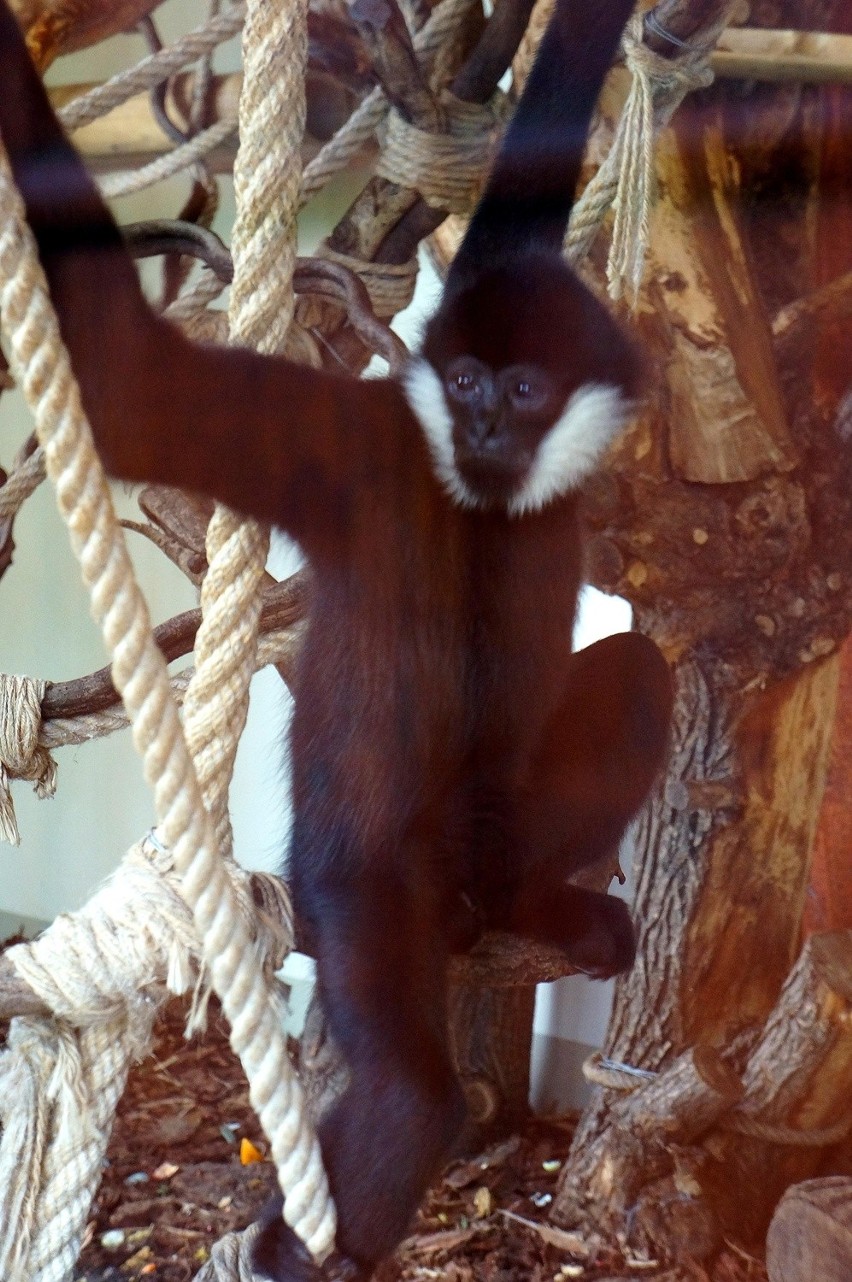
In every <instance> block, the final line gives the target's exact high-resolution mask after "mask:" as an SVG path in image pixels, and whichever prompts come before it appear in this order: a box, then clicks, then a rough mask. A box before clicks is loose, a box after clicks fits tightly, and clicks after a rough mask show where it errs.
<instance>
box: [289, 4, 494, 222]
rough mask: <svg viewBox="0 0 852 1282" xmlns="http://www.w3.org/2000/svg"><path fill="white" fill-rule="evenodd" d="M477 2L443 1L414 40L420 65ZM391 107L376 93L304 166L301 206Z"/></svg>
mask: <svg viewBox="0 0 852 1282" xmlns="http://www.w3.org/2000/svg"><path fill="white" fill-rule="evenodd" d="M473 3H474V0H442V2H441V4H439V5H437V6H436V7H435V8H434V9H433V10H432V12H431V14H430V15H429V20H428V21H427V22H426V23H425V24H424V25H423V27H422V28H421V29H420V31H418V32H417V33H416V34H415V36H414V49H415V52H416V53H417V57H418V61H419V62H420V63H421V65H422V66H424V67H426V68H427V69H428V68H430V67H431V66H432V64H433V62H434V60H435V58H436V56H437V55H438V53H439V52H440V50H441V49H442V48H443V46H444V44H445V43H446V42H447V41H449V40H452V39H453V38H454V37H455V36H456V35H457V33H458V31H459V28H460V27H461V25H462V24H463V22H464V20H465V18H466V16H467V13H468V11H469V10H470V8H471V6H472V4H473ZM389 109H390V107H389V104H388V100H387V98H385V96H384V94H383V93H382V91H381V89H373V90H372V92H371V93H369V94H368V95H367V97H366V98H365V99H364V101H363V102H362V103H361V104H360V106H358V107H357V108H356V109H355V111H353V113H352V115H351V116H350V117H349V119H348V120H347V122H346V124H345V125H343V126H342V128H341V129H339V130H338V131H337V133H336V134H335V135H334V137H333V138H331V139H330V140H329V141H328V142H327V143H326V144H325V146H324V147H323V148H322V149H321V150H320V151H319V152H318V153H317V154H316V156H315V157H314V158H313V160H312V161H311V162H310V164H308V165H306V166H305V172H304V176H303V179H302V195H301V204H302V205H305V204H307V202H308V201H309V200H310V198H311V196H313V195H315V194H316V192H318V191H319V190H320V189H321V188H322V187H324V186H325V184H326V183H327V182H328V180H329V179H330V178H332V177H333V176H334V175H335V174H337V173H339V172H340V170H341V169H345V168H346V166H347V165H348V164H350V163H351V161H353V160H354V159H355V157H356V156H357V155H358V154H359V152H360V151H361V150H362V149H363V147H364V146H366V144H367V143H368V142H370V140H371V139H372V138H373V136H374V135H375V133H376V130H377V129H378V128H379V126H380V125H381V123H382V121H383V120H384V119H385V117H386V116H387V114H388V111H389Z"/></svg>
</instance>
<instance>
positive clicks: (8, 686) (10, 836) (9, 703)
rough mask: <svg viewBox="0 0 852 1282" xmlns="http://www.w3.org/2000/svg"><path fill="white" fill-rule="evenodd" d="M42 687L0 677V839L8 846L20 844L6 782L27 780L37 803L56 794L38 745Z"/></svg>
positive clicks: (52, 771) (51, 767)
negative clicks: (6, 842)
mask: <svg viewBox="0 0 852 1282" xmlns="http://www.w3.org/2000/svg"><path fill="white" fill-rule="evenodd" d="M46 685H47V682H45V681H35V680H32V679H31V678H30V677H13V676H8V675H7V674H6V673H0V838H2V839H3V840H4V841H8V842H9V844H10V845H12V846H19V845H20V844H21V834H20V832H19V831H18V821H17V819H16V817H15V807H14V805H13V802H12V793H11V790H10V787H9V784H10V781H11V780H12V779H26V780H28V781H29V782H30V783H32V785H33V787H34V789H35V793H36V796H37V797H39V798H40V799H43V798H45V797H52V796H53V795H54V793H55V792H56V762H55V761H54V760H53V757H52V756H51V755H50V752H49V751H48V749H47V748H45V747H42V745H41V744H40V743H39V732H40V730H41V701H42V699H43V698H44V691H45V687H46Z"/></svg>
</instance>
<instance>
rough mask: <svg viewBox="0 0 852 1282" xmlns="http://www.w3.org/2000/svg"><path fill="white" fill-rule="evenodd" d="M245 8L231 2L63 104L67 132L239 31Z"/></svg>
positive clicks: (141, 90) (100, 114)
mask: <svg viewBox="0 0 852 1282" xmlns="http://www.w3.org/2000/svg"><path fill="white" fill-rule="evenodd" d="M245 8H246V7H245V4H243V3H239V4H234V5H231V6H230V7H229V8H228V9H226V10H225V12H224V13H222V14H218V15H217V16H215V17H213V18H211V19H210V20H209V21H208V22H205V23H204V24H203V25H202V26H200V27H196V28H195V30H194V31H190V32H188V33H187V35H185V36H181V38H180V39H179V40H176V41H175V42H174V44H172V45H169V47H168V48H167V49H161V50H160V51H159V52H158V53H152V54H150V55H149V56H148V57H147V58H143V59H142V60H141V62H138V63H137V64H136V66H135V67H130V68H129V69H128V70H127V71H120V72H119V73H118V75H116V76H113V77H112V79H111V80H108V81H107V82H106V84H103V85H96V86H95V88H94V89H90V90H89V92H88V93H85V94H81V95H80V97H79V98H74V99H73V100H72V101H71V102H69V103H66V105H65V106H64V107H63V108H62V109H61V111H60V112H59V118H60V120H61V121H62V123H63V124H64V126H65V128H66V129H67V130H69V132H70V131H73V130H74V129H79V128H81V126H82V125H87V124H89V122H90V121H92V120H97V118H98V117H99V116H105V115H106V113H107V112H108V111H112V109H113V108H114V107H118V106H120V105H121V103H123V102H127V100H128V98H132V97H133V96H134V95H135V94H138V93H144V92H145V90H146V89H152V88H153V87H154V85H159V84H162V82H163V81H164V80H168V78H169V76H173V75H174V74H175V72H177V71H181V70H182V69H183V68H184V67H186V66H188V65H189V64H190V63H191V62H195V61H196V59H197V58H203V57H204V56H205V55H206V54H208V53H210V51H211V50H212V49H215V48H216V46H217V45H220V44H222V42H223V41H224V40H228V39H229V38H230V37H231V36H233V35H235V34H236V32H237V31H239V29H240V27H241V26H242V24H243V19H244V17H245Z"/></svg>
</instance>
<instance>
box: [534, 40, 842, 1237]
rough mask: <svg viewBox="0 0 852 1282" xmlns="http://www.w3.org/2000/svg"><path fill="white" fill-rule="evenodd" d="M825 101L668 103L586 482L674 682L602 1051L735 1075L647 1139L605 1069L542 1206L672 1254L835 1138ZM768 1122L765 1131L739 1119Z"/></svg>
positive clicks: (833, 264) (713, 93)
mask: <svg viewBox="0 0 852 1282" xmlns="http://www.w3.org/2000/svg"><path fill="white" fill-rule="evenodd" d="M800 25H805V26H806V25H807V22H806V21H805V18H804V16H803V18H802V22H801V24H800ZM840 96H841V97H842V98H843V103H844V110H845V113H846V114H845V119H846V120H847V122H848V119H849V111H850V95H849V92H848V91H845V96H843V95H842V92H841V95H840ZM841 117H842V112H840V108H839V96H838V91H837V90H835V89H820V88H813V89H802V88H801V87H795V86H783V87H782V86H771V87H769V86H752V87H751V88H749V89H745V88H744V87H743V86H737V87H731V86H716V87H714V88H713V89H712V90H710V91H707V92H706V93H702V94H700V95H694V96H693V97H692V98H691V99H688V100H687V101H686V102H685V104H684V105H683V107H682V108H681V109H680V112H679V113H678V115H677V116H676V117H675V121H674V128H673V129H671V130H669V131H667V132H666V135H665V137H664V139H663V141H662V143H661V146H660V149H659V167H658V175H657V176H658V182H659V188H660V201H659V204H658V207H657V210H656V212H655V216H654V222H653V224H652V233H651V234H652V241H651V246H652V248H651V255H650V257H651V262H650V264H649V268H650V270H649V273H648V281H647V284H646V288H645V290H644V292H643V296H642V298H641V300H640V304H639V315H638V322H639V326H640V328H641V330H642V333H643V337H644V338H645V340H646V346H647V347H648V349H649V351H650V353H651V357H652V361H653V362H654V363H655V365H656V366H657V369H658V371H659V373H660V380H659V381H660V385H661V391H660V394H659V397H658V401H657V403H656V405H655V406H653V408H652V409H651V411H650V412H649V413H648V414H647V415H646V416H644V417H643V419H642V420H641V421H640V422H639V424H638V425H637V427H636V428H635V429H634V430H633V431H632V432H631V433H629V434H628V435H627V437H626V438H625V440H624V441H623V443H622V445H621V446H620V448H619V449H618V451H617V454H616V457H615V469H616V477H615V479H614V480H613V479H612V478H611V477H604V478H602V479H600V480H599V481H598V482H596V483H595V485H593V487H592V488H591V490H590V492H589V495H588V504H587V510H588V519H589V524H590V527H591V531H592V538H591V540H590V549H591V568H592V571H593V574H594V576H595V577H596V578H597V580H598V582H599V584H600V585H601V586H604V587H606V588H607V589H609V590H611V591H616V592H619V593H621V594H622V595H624V596H627V597H628V599H630V600H631V602H632V604H633V605H634V608H635V611H636V615H637V621H638V623H639V626H640V627H641V628H642V630H643V631H647V632H648V633H649V634H650V635H651V636H653V637H654V638H655V639H656V640H657V641H658V643H659V644H660V645H661V647H662V648H663V651H664V653H666V654H667V656H668V657H669V659H670V661H671V662H672V665H673V669H674V673H675V679H676V688H677V704H676V710H675V720H674V730H673V744H672V753H671V761H670V764H669V770H668V777H667V779H666V780H665V782H664V783H663V784H661V785H660V788H659V790H658V792H657V794H656V796H655V797H654V799H653V801H652V804H651V805H650V806H649V807H648V809H647V811H646V813H645V815H644V817H643V819H642V821H641V823H640V825H639V830H638V833H637V840H636V869H637V873H636V881H637V890H636V908H635V916H636V920H637V925H638V929H639V957H638V959H637V962H636V965H635V967H634V969H633V971H632V972H631V973H630V974H629V975H627V976H625V977H623V978H622V979H621V980H620V981H619V983H618V985H617V987H616V997H615V1003H614V1009H613V1016H612V1021H611V1025H610V1029H609V1032H608V1036H607V1042H606V1048H605V1055H606V1057H607V1058H608V1059H610V1060H613V1061H623V1062H625V1063H627V1064H628V1065H631V1066H634V1067H638V1068H642V1069H645V1070H651V1071H652V1072H661V1073H663V1074H664V1076H661V1077H660V1079H659V1081H660V1082H663V1081H664V1080H667V1081H670V1080H671V1079H669V1078H668V1077H667V1076H666V1075H667V1074H670V1073H671V1072H672V1065H673V1064H675V1063H681V1062H683V1061H682V1057H683V1056H684V1055H689V1054H690V1053H692V1054H694V1053H695V1051H696V1050H697V1048H698V1047H700V1046H709V1047H713V1048H715V1049H716V1050H717V1051H718V1052H720V1053H721V1054H722V1055H723V1057H724V1058H725V1060H726V1061H727V1063H728V1064H729V1065H730V1066H731V1067H732V1068H734V1069H735V1070H736V1072H737V1073H739V1074H742V1077H743V1085H744V1092H745V1093H744V1096H743V1099H742V1101H741V1103H739V1104H737V1103H736V1100H735V1098H734V1097H732V1098H731V1102H730V1106H729V1107H728V1109H727V1113H726V1110H725V1108H722V1109H721V1110H720V1114H719V1117H718V1119H711V1120H710V1121H708V1122H707V1125H706V1127H705V1128H704V1133H703V1134H695V1133H694V1130H695V1128H694V1125H693V1124H692V1122H691V1121H689V1118H690V1111H689V1109H688V1108H685V1104H686V1099H687V1096H688V1093H689V1092H688V1091H687V1089H686V1086H685V1085H684V1086H683V1087H682V1090H683V1092H684V1098H683V1100H682V1101H681V1103H680V1104H679V1105H678V1104H676V1103H674V1102H673V1101H670V1103H669V1109H668V1118H669V1120H668V1122H667V1123H666V1125H662V1124H661V1123H660V1119H659V1118H658V1117H657V1118H656V1126H655V1127H654V1128H652V1130H653V1131H654V1133H653V1135H651V1136H649V1134H648V1133H647V1127H646V1126H645V1125H644V1123H643V1125H642V1126H639V1127H625V1125H624V1117H625V1114H626V1116H627V1117H635V1116H641V1117H643V1118H648V1119H653V1118H654V1117H655V1114H654V1110H653V1109H651V1110H648V1109H644V1110H643V1104H642V1097H643V1096H645V1093H646V1092H647V1091H649V1090H650V1089H651V1087H650V1086H645V1087H640V1088H639V1089H638V1090H637V1091H636V1098H635V1101H633V1100H631V1101H630V1102H629V1103H625V1101H624V1099H623V1098H622V1097H620V1095H619V1093H618V1092H617V1091H616V1090H615V1089H614V1088H613V1087H606V1088H598V1089H597V1090H596V1091H595V1093H594V1097H593V1099H592V1102H591V1104H590V1106H589V1107H588V1108H587V1110H586V1112H585V1114H584V1116H583V1118H582V1119H581V1123H580V1126H579V1128H578V1131H577V1133H576V1137H575V1140H574V1144H573V1145H572V1148H571V1152H570V1155H569V1158H568V1161H567V1162H566V1164H565V1167H564V1170H563V1174H562V1179H561V1182H560V1187H559V1191H558V1194H557V1197H556V1199H555V1203H554V1218H555V1219H556V1220H557V1221H558V1222H559V1223H560V1224H563V1225H565V1226H570V1227H577V1228H580V1229H581V1230H585V1231H589V1230H590V1229H591V1228H592V1227H594V1230H595V1231H596V1232H598V1233H600V1234H602V1235H603V1236H604V1238H607V1237H608V1238H609V1239H610V1240H611V1241H613V1242H616V1241H618V1242H620V1243H621V1244H622V1245H623V1244H624V1243H625V1242H626V1243H627V1245H628V1246H630V1247H632V1248H633V1249H634V1250H636V1251H642V1250H647V1251H650V1252H652V1253H653V1254H654V1255H655V1256H656V1257H657V1258H661V1259H663V1260H665V1259H668V1260H678V1261H680V1262H684V1261H686V1260H687V1259H688V1258H689V1257H690V1256H692V1257H701V1256H706V1255H708V1254H711V1253H712V1252H713V1250H714V1249H715V1248H716V1246H717V1245H718V1243H719V1241H720V1240H721V1234H722V1233H723V1232H724V1233H726V1234H729V1235H733V1236H735V1237H740V1238H741V1239H749V1240H750V1241H752V1242H754V1241H755V1240H757V1241H760V1240H761V1239H762V1235H763V1233H764V1232H765V1229H766V1225H767V1224H768V1221H769V1218H770V1216H771V1214H772V1210H773V1207H774V1204H775V1202H776V1200H777V1198H778V1196H779V1195H780V1193H781V1192H782V1191H783V1188H784V1187H785V1186H786V1185H787V1184H788V1183H790V1182H792V1181H795V1180H799V1179H802V1178H805V1177H806V1176H807V1175H809V1174H812V1173H813V1171H814V1169H815V1165H816V1162H817V1161H818V1160H819V1156H820V1154H821V1152H822V1151H823V1150H822V1148H821V1147H820V1146H819V1145H816V1144H807V1145H806V1144H798V1143H797V1144H796V1145H793V1144H789V1143H781V1140H785V1139H786V1140H790V1139H793V1138H795V1139H797V1140H798V1139H801V1138H803V1137H801V1136H798V1135H793V1134H790V1133H788V1131H787V1130H786V1129H785V1128H793V1129H794V1130H795V1131H802V1130H804V1131H813V1130H815V1129H816V1130H817V1131H823V1134H821V1135H820V1134H817V1135H815V1136H811V1137H810V1138H811V1139H816V1140H821V1141H825V1140H826V1139H827V1138H830V1133H831V1128H832V1125H833V1124H834V1123H837V1122H839V1121H841V1120H842V1118H843V1116H844V1110H845V1108H846V1099H845V1097H846V1094H848V1091H844V1090H843V1083H844V1082H845V1081H847V1082H848V1071H849V1058H848V1057H849V1054H850V1044H849V1041H848V1035H847V1032H846V1029H847V1026H848V1023H849V1015H848V1011H849V1008H850V997H852V987H850V977H849V973H848V971H847V961H846V957H847V951H848V941H847V939H846V937H845V935H843V936H819V937H817V939H818V940H819V942H817V941H816V940H815V941H814V944H813V945H812V947H811V948H810V949H809V950H808V951H807V952H806V953H805V954H803V955H802V957H801V958H800V959H799V961H798V963H796V958H797V954H798V951H799V946H800V933H801V921H802V912H803V906H804V901H805V896H806V892H807V887H808V881H809V868H810V856H811V851H812V847H813V843H814V834H815V832H816V829H817V825H818V821H819V817H820V811H821V803H822V798H823V794H824V792H825V788H826V783H827V780H828V779H829V767H830V763H831V762H832V760H834V758H833V756H832V745H833V742H834V735H833V726H834V721H835V716H836V710H837V701H838V685H839V678H840V660H839V657H838V653H837V651H838V648H839V646H841V645H842V642H843V639H844V638H845V636H846V634H847V633H848V631H849V627H850V620H852V601H850V566H852V534H851V532H852V506H850V481H852V434H850V433H849V432H848V431H847V430H846V428H845V426H844V425H845V423H846V418H847V417H848V412H849V411H848V406H846V408H845V409H844V402H843V399H842V398H843V397H844V396H845V395H846V390H845V389H846V385H847V383H848V376H849V375H848V371H849V369H850V368H852V340H850V333H849V326H848V321H847V322H846V327H845V328H843V327H842V326H841V325H840V324H839V317H840V316H841V314H842V313H843V311H844V310H845V308H846V306H847V302H848V299H847V295H848V289H840V290H839V291H838V290H837V289H836V288H835V289H834V290H827V291H826V288H825V287H826V286H828V285H830V284H831V283H832V282H835V281H836V280H838V279H839V278H840V277H842V276H844V274H845V273H848V272H849V271H850V269H852V238H850V235H849V232H850V227H852V222H850V213H849V208H850V207H849V201H848V190H849V189H848V186H844V184H845V183H846V179H847V177H848V174H847V169H848V165H849V160H848V144H847V147H846V148H843V147H841V146H839V140H840V138H841V137H842V136H843V127H842V126H841V125H840V124H839V120H840V119H841ZM847 137H848V133H847ZM773 318H774V319H773ZM847 804H848V802H847ZM839 959H840V960H839ZM794 964H795V968H794V969H793V971H792V974H791V968H793V967H794ZM693 1088H694V1083H693ZM691 1089H692V1088H691ZM711 1112H712V1110H711ZM678 1117H681V1118H683V1122H682V1123H681V1124H680V1126H679V1127H678V1125H674V1124H673V1123H672V1120H671V1119H672V1118H678ZM757 1118H759V1119H760V1120H761V1121H762V1122H763V1123H766V1124H769V1125H770V1126H774V1127H775V1133H774V1138H772V1139H771V1140H770V1139H769V1138H768V1135H769V1134H770V1132H768V1131H765V1132H763V1134H762V1135H761V1136H758V1135H755V1134H748V1135H745V1134H743V1133H742V1131H741V1129H737V1130H734V1129H732V1128H733V1127H735V1126H736V1127H738V1128H742V1127H744V1126H747V1125H748V1122H749V1120H750V1119H751V1120H754V1119H757ZM779 1128H780V1129H779ZM640 1138H641V1142H638V1141H639V1140H640ZM767 1172H771V1177H770V1176H767Z"/></svg>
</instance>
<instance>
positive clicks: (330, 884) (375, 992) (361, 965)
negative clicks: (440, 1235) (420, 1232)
mask: <svg viewBox="0 0 852 1282" xmlns="http://www.w3.org/2000/svg"><path fill="white" fill-rule="evenodd" d="M408 853H409V852H401V853H400V856H399V859H400V863H399V866H400V867H404V865H403V863H402V860H403V858H404V857H405V856H406V855H407V854H408ZM417 855H418V852H417V851H415V852H413V858H414V860H416V859H417ZM405 873H407V869H405V871H404V873H403V875H400V876H396V875H394V874H393V873H392V872H390V873H389V872H388V870H387V868H386V867H384V868H382V869H381V870H380V871H378V872H373V871H368V870H366V869H364V868H361V869H359V870H358V871H357V872H353V873H352V874H351V875H347V874H346V873H343V874H341V875H339V876H336V877H334V878H333V879H332V878H330V877H329V878H327V879H324V881H325V882H326V884H325V885H323V887H322V889H321V890H320V891H318V890H317V889H316V888H312V890H311V893H310V895H309V900H310V902H309V905H308V906H307V916H308V918H309V919H310V921H311V926H312V929H313V934H314V938H315V940H316V943H317V953H318V977H319V985H320V994H321V998H322V1002H323V1006H324V1008H325V1012H326V1017H327V1019H328V1022H329V1025H330V1029H331V1032H332V1035H333V1037H334V1039H335V1042H336V1043H337V1046H338V1048H339V1050H340V1051H341V1052H342V1054H343V1057H344V1059H345V1061H346V1063H347V1066H348V1068H349V1072H350V1080H349V1085H348V1086H347V1088H346V1090H345V1092H344V1094H343V1095H342V1096H341V1098H340V1099H339V1100H338V1101H337V1103H336V1104H335V1105H334V1106H333V1107H332V1109H331V1110H330V1112H329V1113H328V1114H327V1115H326V1116H325V1117H324V1118H323V1119H322V1121H321V1123H320V1126H319V1138H320V1145H321V1148H322V1154H323V1161H324V1163H325V1166H326V1170H327V1172H328V1177H329V1183H330V1186H331V1191H332V1195H333V1197H334V1200H335V1204H336V1207H337V1214H338V1230H337V1247H338V1250H339V1251H340V1252H341V1254H342V1255H343V1256H344V1257H345V1259H346V1260H347V1261H348V1262H350V1265H354V1268H352V1270H351V1272H352V1275H353V1276H355V1277H358V1278H366V1277H369V1275H370V1273H371V1271H372V1269H373V1268H374V1266H375V1265H376V1264H377V1263H378V1261H379V1260H381V1259H383V1258H384V1257H385V1256H387V1255H389V1254H390V1253H391V1252H392V1251H393V1250H394V1249H395V1247H396V1246H397V1245H398V1243H399V1242H400V1241H401V1240H402V1238H403V1237H404V1236H405V1232H406V1230H407V1228H408V1225H409V1222H410V1220H411V1218H412V1216H413V1215H414V1212H415V1211H416V1209H417V1206H418V1204H419V1202H420V1200H421V1198H422V1197H423V1194H424V1193H425V1191H426V1188H427V1186H428V1184H429V1181H430V1180H431V1179H432V1178H433V1177H434V1175H435V1174H436V1173H437V1170H438V1168H439V1167H440V1165H441V1162H442V1161H443V1160H444V1159H445V1157H446V1154H447V1151H448V1149H449V1147H450V1145H451V1144H452V1141H453V1139H454V1138H455V1136H456V1135H457V1133H458V1131H459V1130H460V1128H461V1126H462V1123H463V1121H464V1116H465V1105H464V1099H463V1096H462V1093H461V1088H460V1086H459V1084H458V1082H457V1080H456V1077H455V1074H454V1072H453V1069H452V1066H451V1063H450V1059H449V1054H448V1051H447V1045H446V1009H445V988H446V962H447V958H446V952H445V946H444V944H443V943H442V941H441V934H440V931H439V929H438V926H437V923H436V921H435V920H434V916H435V914H434V912H433V911H432V910H431V908H430V906H429V903H430V901H431V900H432V899H433V896H432V895H431V894H429V892H428V888H425V887H419V886H418V887H417V890H416V893H415V892H414V889H413V886H412V882H411V880H410V879H409V878H408V877H407V875H405ZM417 880H418V881H422V880H423V879H421V878H417ZM424 900H425V902H424ZM303 907H304V906H303ZM255 1262H256V1265H258V1266H260V1268H261V1269H262V1270H264V1271H265V1272H266V1273H267V1274H268V1275H269V1276H270V1277H273V1278H275V1279H276V1280H277V1282H296V1280H297V1279H299V1280H301V1279H308V1278H312V1277H313V1278H315V1277H316V1276H317V1274H316V1271H315V1270H314V1269H313V1268H312V1267H311V1265H310V1263H309V1262H308V1261H307V1259H306V1253H305V1250H304V1248H303V1247H301V1246H300V1244H299V1243H298V1242H297V1240H296V1238H295V1235H294V1234H293V1233H292V1232H291V1231H290V1230H289V1229H287V1228H286V1226H285V1225H284V1224H283V1222H282V1221H281V1220H280V1219H278V1220H276V1221H275V1222H267V1224H266V1225H265V1227H264V1229H263V1232H262V1235H261V1238H260V1242H259V1245H258V1248H257V1252H256V1256H255Z"/></svg>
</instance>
